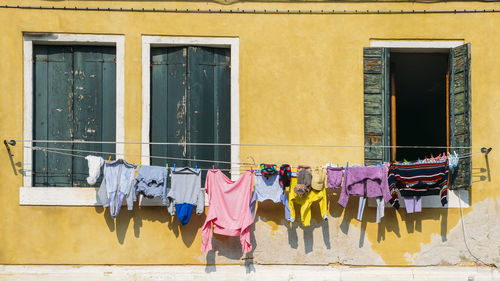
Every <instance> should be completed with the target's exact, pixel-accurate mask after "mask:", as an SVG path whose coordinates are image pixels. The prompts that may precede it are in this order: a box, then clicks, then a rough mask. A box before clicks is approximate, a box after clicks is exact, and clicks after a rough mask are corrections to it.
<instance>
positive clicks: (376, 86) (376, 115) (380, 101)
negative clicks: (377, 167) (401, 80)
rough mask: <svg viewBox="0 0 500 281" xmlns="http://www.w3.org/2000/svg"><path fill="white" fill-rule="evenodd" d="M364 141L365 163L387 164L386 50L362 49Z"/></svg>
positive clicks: (388, 151) (388, 88)
mask: <svg viewBox="0 0 500 281" xmlns="http://www.w3.org/2000/svg"><path fill="white" fill-rule="evenodd" d="M363 73H364V75H363V77H364V78H363V79H364V97H363V99H364V137H365V163H367V164H368V163H369V164H372V163H373V162H380V161H390V149H389V148H388V147H386V148H374V147H370V146H389V145H390V143H391V142H390V132H391V130H390V87H389V85H390V84H389V76H390V75H389V50H388V49H387V48H364V50H363Z"/></svg>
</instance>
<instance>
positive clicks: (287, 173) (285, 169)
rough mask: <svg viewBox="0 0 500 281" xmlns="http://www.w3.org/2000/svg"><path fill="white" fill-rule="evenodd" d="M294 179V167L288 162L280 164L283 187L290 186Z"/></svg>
mask: <svg viewBox="0 0 500 281" xmlns="http://www.w3.org/2000/svg"><path fill="white" fill-rule="evenodd" d="M291 179H292V168H291V167H290V165H288V164H283V165H281V166H280V171H279V183H280V185H281V187H282V188H283V189H285V188H287V187H289V186H290V180H291Z"/></svg>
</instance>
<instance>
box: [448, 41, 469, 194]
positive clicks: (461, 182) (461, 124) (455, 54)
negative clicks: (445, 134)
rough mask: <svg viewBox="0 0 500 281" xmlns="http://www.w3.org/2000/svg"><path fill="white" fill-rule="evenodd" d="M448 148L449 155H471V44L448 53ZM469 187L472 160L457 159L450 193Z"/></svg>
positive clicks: (467, 158)
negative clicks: (452, 190)
mask: <svg viewBox="0 0 500 281" xmlns="http://www.w3.org/2000/svg"><path fill="white" fill-rule="evenodd" d="M449 118H450V120H449V122H450V145H451V146H452V147H468V148H458V149H456V148H451V149H450V150H451V151H450V152H451V153H452V152H453V150H455V151H456V152H457V153H458V154H459V155H467V154H469V153H470V152H471V149H470V146H471V91H470V44H466V45H461V46H459V47H456V48H452V49H451V51H450V116H449ZM471 184H472V165H471V158H470V157H466V158H460V160H459V164H458V167H457V171H456V175H455V176H453V177H452V181H451V185H450V189H456V188H464V187H469V186H471Z"/></svg>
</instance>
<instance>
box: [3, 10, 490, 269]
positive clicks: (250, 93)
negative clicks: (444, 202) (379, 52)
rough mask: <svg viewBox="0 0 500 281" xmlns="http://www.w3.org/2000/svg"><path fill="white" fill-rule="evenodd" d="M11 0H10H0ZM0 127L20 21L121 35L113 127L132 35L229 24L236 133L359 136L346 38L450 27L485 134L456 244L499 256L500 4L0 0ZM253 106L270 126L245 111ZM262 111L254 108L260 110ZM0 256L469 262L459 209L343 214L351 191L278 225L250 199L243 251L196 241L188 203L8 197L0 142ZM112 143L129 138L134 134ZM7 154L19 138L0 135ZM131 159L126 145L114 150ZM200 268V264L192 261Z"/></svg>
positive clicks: (304, 152)
mask: <svg viewBox="0 0 500 281" xmlns="http://www.w3.org/2000/svg"><path fill="white" fill-rule="evenodd" d="M6 2H7V3H8V4H11V5H17V4H20V2H19V1H6ZM22 4H23V5H30V4H33V5H50V6H52V5H66V6H84V5H88V6H91V7H97V6H100V7H136V8H138V7H148V8H152V7H156V8H164V7H165V8H204V9H208V8H217V9H219V8H228V7H230V8H233V9H236V8H240V9H243V8H245V9H248V8H252V9H253V8H256V9H278V8H279V9H316V10H318V9H349V10H354V9H359V10H362V9H371V10H376V9H394V10H401V9H448V10H450V9H451V10H453V9H466V8H467V9H475V8H487V9H492V8H495V7H496V6H495V5H496V4H495V3H475V2H472V3H466V2H459V3H436V4H411V3H383V4H380V3H371V4H370V3H365V4H361V3H360V4H353V3H239V4H234V5H231V6H221V5H218V4H214V3H205V2H185V3H181V2H159V1H152V2H142V1H141V2H133V1H123V2H122V1H76V2H69V1H64V2H58V3H55V2H46V1H31V0H30V1H23V2H22ZM0 26H1V27H2V28H1V30H2V40H0V51H1V52H0V53H1V54H2V60H1V63H0V73H1V76H0V89H1V92H2V102H1V103H0V120H1V122H0V136H1V138H2V139H22V124H23V54H22V34H23V32H54V33H77V34H80V33H86V34H88V33H90V34H124V35H125V139H126V141H140V134H141V119H140V118H141V107H140V106H138V105H140V104H141V71H140V69H141V35H172V36H223V37H239V38H240V79H239V81H240V132H241V143H311V144H339V145H347V144H355V145H363V96H362V94H363V90H362V87H363V76H362V67H363V66H362V48H363V47H366V46H369V44H370V40H372V39H426V40H444V39H446V40H464V42H470V43H471V47H472V120H473V123H472V142H473V146H475V147H477V146H491V147H494V150H493V152H492V153H491V154H490V157H489V168H490V174H491V180H490V179H489V178H488V174H487V173H488V172H487V171H486V162H485V158H484V157H483V156H481V155H477V156H474V157H473V173H474V175H473V187H472V189H471V193H470V198H471V202H470V203H471V204H472V207H471V208H468V209H465V210H464V216H465V225H466V228H467V234H468V243H469V247H470V248H471V249H472V251H473V252H474V254H475V255H476V256H478V257H479V258H481V259H482V260H483V261H485V262H487V263H495V264H497V265H498V264H500V242H499V241H500V236H499V235H500V234H499V233H500V231H499V230H500V229H499V225H500V212H499V210H498V208H499V204H500V198H499V197H500V189H499V188H498V186H499V184H500V181H499V180H498V178H497V176H496V172H497V171H498V170H499V165H500V161H499V158H498V157H497V156H496V155H497V152H496V149H497V148H498V147H500V146H499V145H500V141H499V138H498V136H499V133H500V123H497V122H496V121H495V120H497V119H498V118H499V117H500V113H498V104H499V103H500V90H499V89H500V80H499V79H498V77H500V68H499V67H498V65H500V55H499V54H498V51H497V49H498V48H497V47H498V46H500V31H499V29H498V27H499V26H500V18H499V16H498V14H495V13H481V14H412V15H408V14H404V15H355V14H353V15H301V14H295V15H287V14H280V15H269V14H217V13H215V14H197V13H141V12H95V11H51V10H23V9H10V8H9V9H5V8H0ZM262 116H266V118H268V120H269V119H272V120H273V126H274V127H273V128H269V127H268V126H267V125H264V124H259V121H261V118H262ZM262 121H264V123H267V121H265V120H262ZM0 149H1V151H0V156H1V157H0V163H1V166H2V167H3V169H2V170H0V178H1V179H2V182H3V184H2V186H1V188H0V213H1V214H2V215H1V216H0V245H1V246H0V263H2V264H119V265H121V264H207V263H208V264H213V263H217V264H234V263H241V264H252V263H255V264H348V265H350V264H355V265H412V264H415V265H435V264H437V265H455V264H462V265H468V264H472V263H473V261H474V259H473V258H471V256H470V255H469V254H468V252H467V251H466V249H465V246H464V243H463V236H462V229H461V224H460V221H459V219H460V211H459V209H448V210H446V209H424V210H423V212H422V213H421V214H413V215H407V214H406V213H405V211H404V209H403V210H401V211H394V210H393V209H387V210H386V217H384V219H383V220H382V223H381V224H376V223H375V222H374V221H375V209H374V208H369V209H368V212H367V213H365V221H363V222H362V223H359V222H357V221H356V220H355V219H354V217H355V215H356V210H357V209H356V207H357V204H356V202H354V200H351V203H350V204H349V206H348V208H347V209H346V210H342V209H341V208H340V207H339V206H338V204H337V203H336V200H337V199H338V194H329V220H328V222H327V223H325V222H321V221H320V215H319V209H318V208H316V209H313V223H312V226H310V227H307V228H304V227H302V226H300V225H299V223H294V224H292V225H289V224H288V223H286V222H285V220H284V217H283V207H282V206H279V205H273V204H272V203H267V202H266V203H263V204H260V206H259V208H258V211H257V217H256V223H255V225H254V227H253V230H252V233H253V234H252V243H253V244H254V249H255V250H254V251H253V252H252V253H251V254H249V255H248V256H247V257H243V256H242V254H241V248H240V245H239V239H237V238H226V237H218V236H215V237H216V238H215V240H214V249H215V252H210V253H208V254H203V253H202V252H200V245H201V236H200V229H201V226H202V223H203V221H204V218H205V217H204V216H194V217H193V219H192V220H191V222H190V223H189V224H188V225H187V226H184V227H181V226H180V225H179V223H178V221H177V220H176V219H175V220H173V219H172V218H171V217H170V215H168V213H167V212H166V210H165V209H163V208H159V207H141V208H138V207H136V209H135V210H134V211H133V212H128V211H125V210H123V211H122V212H121V213H120V215H119V217H118V218H117V219H116V221H113V220H112V219H111V218H110V216H109V212H108V211H107V210H106V211H105V210H103V209H102V208H100V207H96V208H93V207H27V206H19V204H18V202H19V200H18V199H19V197H18V196H19V187H20V186H21V185H22V177H21V175H19V174H18V175H17V176H16V175H14V172H13V170H12V167H11V164H10V162H9V158H8V156H7V152H6V150H5V147H3V146H2V147H1V148H0ZM126 153H133V154H140V147H139V145H127V146H126ZM14 154H15V155H14V162H15V163H16V167H15V168H16V169H17V170H19V169H21V168H20V165H21V162H22V151H21V150H20V149H14ZM240 154H241V155H240V156H241V159H245V158H246V157H247V156H252V157H253V158H255V159H256V160H257V162H276V163H284V162H287V163H291V164H299V163H310V164H312V165H322V164H324V163H325V162H332V163H335V162H339V163H344V162H345V161H351V162H362V159H363V151H362V149H360V148H338V149H333V148H263V147H260V148H259V147H257V148H255V147H254V148H252V147H242V149H241V152H240ZM128 159H129V160H131V161H138V158H128ZM207 270H210V268H208V267H207Z"/></svg>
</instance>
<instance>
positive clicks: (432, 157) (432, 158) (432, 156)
mask: <svg viewBox="0 0 500 281" xmlns="http://www.w3.org/2000/svg"><path fill="white" fill-rule="evenodd" d="M431 161H432V162H434V161H435V160H434V155H432V153H431Z"/></svg>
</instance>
